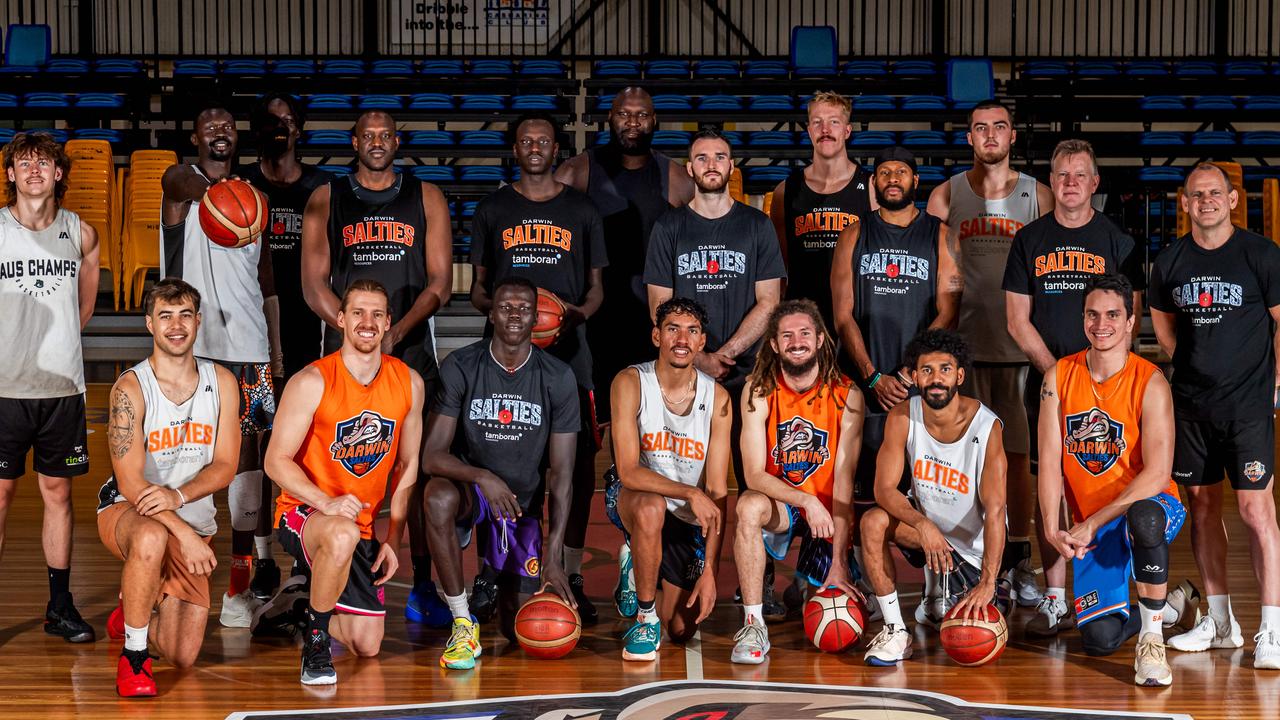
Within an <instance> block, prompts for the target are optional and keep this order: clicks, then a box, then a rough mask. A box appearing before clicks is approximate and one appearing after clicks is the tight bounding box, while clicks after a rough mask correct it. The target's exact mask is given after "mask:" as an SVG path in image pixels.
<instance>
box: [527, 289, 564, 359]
mask: <svg viewBox="0 0 1280 720" xmlns="http://www.w3.org/2000/svg"><path fill="white" fill-rule="evenodd" d="M563 320H564V303H562V302H560V298H558V297H556V295H555V293H553V292H551V291H550V290H544V289H542V288H538V319H537V320H536V321H534V323H533V344H534V345H537V346H538V347H540V348H544V349H545V348H548V347H550V346H551V343H553V342H555V341H556V337H557V336H559V335H560V323H561V322H562V321H563Z"/></svg>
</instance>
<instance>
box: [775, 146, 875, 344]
mask: <svg viewBox="0 0 1280 720" xmlns="http://www.w3.org/2000/svg"><path fill="white" fill-rule="evenodd" d="M870 187H871V173H869V172H868V171H867V170H866V169H864V168H863V167H862V166H861V165H859V166H858V168H857V169H856V170H854V172H853V177H851V178H850V179H849V182H848V184H846V185H845V186H844V187H843V188H841V189H840V190H837V191H836V192H833V193H831V194H829V195H824V194H822V193H818V192H814V190H813V188H811V187H809V183H807V182H805V180H804V168H796V169H795V170H793V171H792V172H791V176H790V177H788V178H787V181H786V184H785V185H783V188H782V190H783V193H782V194H783V198H782V202H783V208H785V210H786V223H785V226H784V227H785V230H786V235H787V237H786V240H787V277H789V278H792V280H791V281H790V282H788V283H787V298H788V299H796V298H804V297H807V298H809V299H810V300H812V301H814V302H815V303H817V304H818V309H819V310H820V311H822V318H823V320H825V321H826V322H827V327H828V328H830V329H831V331H832V332H835V324H834V323H833V322H832V318H833V316H832V312H831V283H830V282H829V281H828V278H829V277H830V275H831V256H832V254H833V253H834V252H835V249H836V240H837V239H838V238H839V237H840V231H841V230H843V229H844V227H845V226H846V225H848V224H849V223H850V222H852V221H853V220H855V219H857V220H861V219H863V218H865V217H867V216H868V215H870V214H871V200H870V198H869V197H868V195H867V192H868V188H870Z"/></svg>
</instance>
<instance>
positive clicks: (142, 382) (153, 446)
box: [111, 359, 221, 537]
mask: <svg viewBox="0 0 1280 720" xmlns="http://www.w3.org/2000/svg"><path fill="white" fill-rule="evenodd" d="M196 368H197V369H198V370H199V372H200V382H198V383H197V384H196V391H195V393H194V394H193V395H192V396H191V397H189V398H187V400H186V402H183V403H181V404H176V403H174V402H173V401H172V400H170V399H169V398H167V397H165V394H164V392H162V391H161V390H160V383H159V382H158V381H157V380H156V374H155V372H154V371H153V370H152V369H151V363H150V362H149V361H148V360H143V361H142V362H140V363H138V364H137V365H134V366H133V367H132V368H130V369H129V370H128V372H131V373H133V374H134V376H135V377H137V378H138V385H139V386H140V387H141V388H142V401H143V402H144V403H145V404H146V412H145V413H144V415H143V421H142V430H143V434H144V435H145V441H146V452H147V459H146V464H145V465H144V466H143V468H142V477H143V478H144V479H145V480H146V481H147V482H149V483H151V484H152V485H163V486H164V487H167V488H181V487H182V486H183V485H185V484H187V483H188V482H190V481H191V480H192V478H194V477H195V476H196V475H197V474H198V473H199V472H200V471H201V470H203V469H204V468H205V466H207V465H208V464H209V463H211V462H213V451H214V447H215V445H216V441H217V437H218V417H219V411H220V405H221V403H220V402H219V397H218V376H217V374H216V368H217V366H216V365H214V364H213V363H212V362H210V361H208V360H201V359H197V360H196ZM111 482H113V483H114V482H115V480H114V478H113V479H112V481H111ZM116 502H125V498H124V497H123V496H119V495H118V496H117V497H116ZM176 512H177V513H178V517H180V518H182V519H183V520H184V521H186V523H187V524H188V525H190V526H191V529H192V530H195V531H196V532H197V533H198V534H200V535H201V536H204V537H208V536H210V535H213V534H214V533H216V532H217V531H218V524H217V522H215V520H214V517H215V516H216V515H217V512H218V509H217V506H216V505H214V503H213V496H212V495H207V496H205V497H202V498H200V499H199V500H194V501H191V502H188V503H187V504H186V505H183V506H182V507H180V508H178V509H177V511H176Z"/></svg>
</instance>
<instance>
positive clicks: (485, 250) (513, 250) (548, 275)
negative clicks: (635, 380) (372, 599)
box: [471, 113, 609, 625]
mask: <svg viewBox="0 0 1280 720" xmlns="http://www.w3.org/2000/svg"><path fill="white" fill-rule="evenodd" d="M512 129H513V133H512V143H511V146H512V151H513V153H514V154H515V157H516V163H517V164H518V165H519V166H520V179H519V180H517V181H516V182H514V183H512V184H510V185H506V186H503V187H502V188H499V189H498V191H497V192H495V193H493V194H492V195H490V196H489V197H487V198H485V199H484V200H482V201H481V202H480V204H479V205H478V206H477V207H476V212H475V217H474V218H473V219H472V221H471V264H472V266H473V267H474V268H475V276H474V279H473V280H472V282H471V304H472V305H475V307H476V309H477V310H479V311H480V312H482V313H485V314H486V315H487V314H488V313H489V310H490V308H492V307H493V296H492V295H491V292H492V286H493V284H494V283H496V282H501V281H502V280H504V279H506V278H508V277H513V276H518V277H523V278H527V279H529V280H530V281H531V282H533V284H534V285H536V286H538V287H539V288H542V289H543V290H547V291H549V292H551V293H552V294H554V295H555V296H556V297H558V298H559V299H560V301H561V302H562V303H564V306H565V314H564V319H563V321H562V324H561V326H560V332H559V334H558V335H557V336H556V338H555V340H554V341H553V343H552V345H551V346H550V347H549V348H547V351H548V352H549V353H550V354H551V355H552V356H553V357H556V358H559V359H560V360H563V361H564V362H566V363H568V364H569V367H570V368H572V369H573V375H574V378H575V379H576V380H577V382H578V405H579V414H580V415H581V420H582V431H581V432H579V433H578V443H577V459H576V460H575V461H574V477H573V502H572V505H571V507H570V511H569V527H568V529H567V531H566V532H567V537H566V538H565V558H564V562H565V570H566V572H568V574H569V584H570V585H571V586H572V587H573V593H574V597H575V598H576V599H577V601H578V614H579V615H580V616H581V617H582V621H583V623H585V624H588V625H589V624H593V623H595V622H596V619H597V614H596V609H595V606H593V605H592V604H591V601H590V600H588V599H587V595H586V591H585V589H584V587H583V581H582V546H583V544H584V543H585V541H586V537H587V523H588V521H589V520H590V514H591V498H592V495H594V493H595V489H596V481H595V453H596V438H595V432H594V428H593V426H592V424H591V418H592V416H593V415H594V410H593V409H592V408H593V407H594V396H595V390H594V389H595V385H594V384H593V381H592V368H591V365H592V352H591V348H589V347H588V345H587V328H586V325H585V323H586V322H587V320H588V319H589V318H590V317H591V316H592V315H594V314H595V312H596V310H598V309H599V307H600V302H601V300H602V299H603V298H604V288H603V286H602V281H601V275H602V272H603V268H605V267H606V266H607V265H608V264H609V260H608V258H607V257H606V256H605V249H604V230H603V228H602V227H601V223H600V213H598V212H596V208H595V206H594V205H592V204H591V201H590V200H589V199H588V198H587V196H586V195H584V194H582V193H580V192H578V191H577V190H574V189H573V188H571V187H569V186H567V185H565V184H564V183H562V182H560V181H558V180H556V179H555V178H554V177H552V174H551V169H552V166H553V164H554V162H555V158H556V155H557V154H558V153H559V150H560V145H559V144H558V143H557V141H556V138H557V135H558V134H559V126H558V124H557V123H556V121H555V120H554V119H553V118H552V117H551V116H550V115H547V114H545V113H537V114H529V115H523V116H521V117H520V118H518V119H517V120H516V121H515V122H514V123H513V124H512ZM489 329H491V328H489ZM494 580H496V574H495V570H494V569H493V568H489V567H483V568H481V573H480V575H478V576H477V577H476V581H475V586H474V588H473V590H472V593H471V608H472V612H474V613H475V615H476V617H477V619H479V620H480V621H481V622H486V621H488V619H489V615H491V614H492V612H493V602H494V599H495V597H496V596H495V591H496V587H495V586H494V584H493V583H494Z"/></svg>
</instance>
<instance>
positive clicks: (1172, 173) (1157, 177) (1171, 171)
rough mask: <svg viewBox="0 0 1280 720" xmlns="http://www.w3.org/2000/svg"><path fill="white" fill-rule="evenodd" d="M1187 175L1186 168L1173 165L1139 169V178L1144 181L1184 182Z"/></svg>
mask: <svg viewBox="0 0 1280 720" xmlns="http://www.w3.org/2000/svg"><path fill="white" fill-rule="evenodd" d="M1186 176H1187V173H1186V170H1185V169H1183V168H1180V167H1173V166H1171V165H1158V166H1156V167H1144V168H1142V169H1140V170H1138V179H1139V180H1141V181H1143V182H1182V180H1183V178H1185V177H1186Z"/></svg>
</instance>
